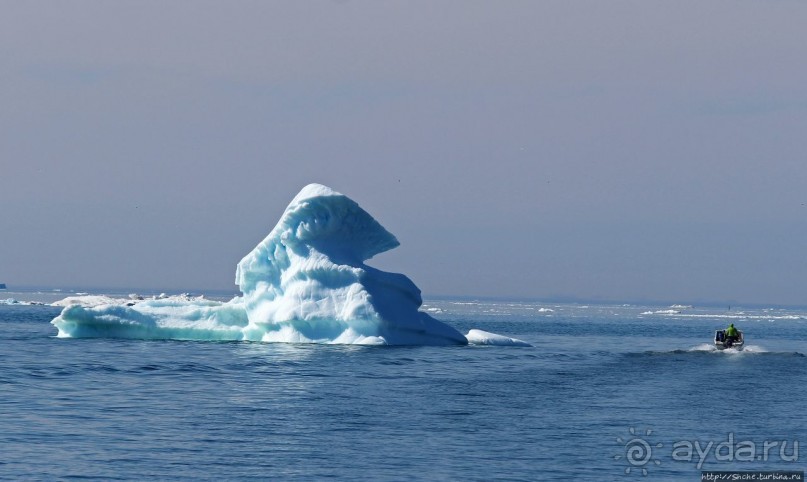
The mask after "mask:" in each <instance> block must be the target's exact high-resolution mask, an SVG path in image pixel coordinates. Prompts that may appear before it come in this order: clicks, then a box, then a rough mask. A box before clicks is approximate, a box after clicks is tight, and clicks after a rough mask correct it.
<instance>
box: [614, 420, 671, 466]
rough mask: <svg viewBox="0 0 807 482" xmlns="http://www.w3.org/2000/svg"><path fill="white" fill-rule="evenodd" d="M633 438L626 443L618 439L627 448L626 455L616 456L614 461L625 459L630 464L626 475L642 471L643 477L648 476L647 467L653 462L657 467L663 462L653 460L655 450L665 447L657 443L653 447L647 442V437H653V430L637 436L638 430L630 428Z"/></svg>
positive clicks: (620, 438)
mask: <svg viewBox="0 0 807 482" xmlns="http://www.w3.org/2000/svg"><path fill="white" fill-rule="evenodd" d="M629 431H630V434H631V438H630V439H629V440H628V441H627V442H626V441H625V440H623V439H622V437H617V438H616V441H617V442H619V443H620V444H621V445H622V446H623V447H624V448H625V455H621V454H620V455H614V460H620V459H622V458H623V457H624V458H625V460H626V461H627V462H628V467H627V468H625V473H626V474H630V473H631V471H632V470H633V469H634V468H635V469H637V470H638V469H642V475H647V468H646V467H645V466H646V465H647V464H648V463H649V462H650V461H651V460H652V461H653V463H654V464H655V465H661V461H659V460H658V459H654V458H653V448H654V447H655V448H661V447H663V446H664V445H663V444H661V443H657V444H655V445H653V446H651V444H650V442H648V441H647V440H645V437H649V436H650V435H652V433H653V431H652V430H649V429H648V430H646V431H645V433H644V435H637V434H636V429H634V428H633V427H631V428H630V430H629Z"/></svg>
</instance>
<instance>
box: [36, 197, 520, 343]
mask: <svg viewBox="0 0 807 482" xmlns="http://www.w3.org/2000/svg"><path fill="white" fill-rule="evenodd" d="M398 245H399V243H398V240H397V239H396V238H395V236H393V235H392V234H391V233H390V232H388V231H387V230H386V229H385V228H384V227H383V226H381V224H379V223H378V222H377V221H376V220H375V219H374V218H373V217H372V216H371V215H370V214H369V213H367V212H366V211H365V210H364V209H362V208H361V207H360V206H359V205H358V204H357V203H356V202H355V201H353V200H352V199H350V198H348V197H347V196H345V195H343V194H341V193H339V192H336V191H334V190H333V189H331V188H329V187H327V186H323V185H321V184H310V185H308V186H306V187H304V188H303V189H302V190H301V191H300V193H299V194H297V196H295V197H294V199H293V200H292V201H291V203H290V204H289V205H288V207H287V208H286V210H285V211H284V213H283V215H282V216H281V218H280V220H279V221H278V223H277V225H276V226H275V227H274V228H273V229H272V230H271V231H270V233H269V234H268V236H266V238H265V239H264V240H263V241H261V242H260V243H259V244H258V245H257V246H256V247H255V248H254V249H253V250H252V251H251V252H250V253H249V254H247V255H246V256H245V257H244V258H243V259H242V260H241V261H240V262H239V263H238V266H237V268H236V274H235V282H236V285H238V287H239V288H240V290H241V293H242V295H241V296H237V297H235V298H233V299H232V300H230V301H228V302H219V301H214V300H207V299H204V298H158V299H146V300H129V302H127V303H119V302H116V303H111V304H106V303H103V304H98V303H97V302H98V298H97V297H96V298H95V299H93V300H92V302H89V303H87V304H83V303H81V300H80V299H79V300H75V299H71V300H68V301H66V302H65V303H64V305H65V307H64V309H63V310H62V312H61V314H60V315H59V316H58V317H56V318H55V319H54V320H53V321H52V323H53V325H55V326H56V328H57V329H58V330H59V333H58V336H59V337H115V338H140V339H189V340H249V341H262V342H291V343H334V344H360V345H465V344H468V343H469V341H470V342H471V343H474V342H477V343H480V344H509V345H519V344H525V343H524V342H520V341H519V340H514V339H510V338H506V337H500V336H498V335H492V334H488V333H484V334H483V332H480V333H475V334H474V333H473V332H472V336H470V337H466V336H464V335H463V334H461V333H460V332H458V331H457V330H455V329H454V328H452V327H451V326H449V325H447V324H445V323H443V322H441V321H438V320H436V319H434V318H432V317H431V316H429V315H428V314H426V313H425V312H422V311H420V307H421V305H422V298H421V293H420V289H418V287H417V286H415V284H414V283H413V282H412V281H411V280H410V279H409V278H407V277H406V276H404V275H403V274H397V273H388V272H384V271H381V270H378V269H376V268H372V267H370V266H367V265H366V264H365V262H366V261H367V260H369V259H370V258H372V257H373V256H375V255H376V254H379V253H382V252H384V251H387V250H390V249H392V248H395V247H397V246H398Z"/></svg>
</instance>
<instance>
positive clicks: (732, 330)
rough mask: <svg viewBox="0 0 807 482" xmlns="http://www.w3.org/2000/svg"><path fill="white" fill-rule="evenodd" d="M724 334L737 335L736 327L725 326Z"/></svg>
mask: <svg viewBox="0 0 807 482" xmlns="http://www.w3.org/2000/svg"><path fill="white" fill-rule="evenodd" d="M726 336H737V328H734V327H733V326H730V327H728V328H726Z"/></svg>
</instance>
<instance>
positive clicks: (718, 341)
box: [715, 330, 745, 350]
mask: <svg viewBox="0 0 807 482" xmlns="http://www.w3.org/2000/svg"><path fill="white" fill-rule="evenodd" d="M744 344H745V337H744V336H743V332H742V331H740V330H737V337H736V338H735V339H733V340H732V339H730V338H729V337H727V336H726V330H717V331H715V348H717V349H718V350H725V349H726V348H734V349H735V350H742V349H743V345H744Z"/></svg>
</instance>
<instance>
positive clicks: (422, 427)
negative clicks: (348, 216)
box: [0, 292, 807, 480]
mask: <svg viewBox="0 0 807 482" xmlns="http://www.w3.org/2000/svg"><path fill="white" fill-rule="evenodd" d="M4 296H5V295H4V294H3V292H0V300H2V299H3V298H4ZM22 296H23V295H20V294H18V295H16V297H17V298H18V299H21V297H22ZM62 296H64V295H61V294H52V293H51V294H41V293H40V298H47V297H50V298H60V297H62ZM45 301H47V300H45ZM424 310H426V311H428V312H429V313H430V314H432V315H433V316H434V317H436V318H438V319H440V320H442V321H445V322H447V323H449V324H451V325H453V326H454V327H456V328H458V329H460V330H461V331H462V332H467V331H468V330H469V329H471V328H479V329H483V330H486V331H490V332H494V333H500V334H504V335H508V336H513V337H516V338H519V339H522V340H525V341H528V342H529V343H531V344H532V345H533V346H532V347H531V348H516V347H496V346H467V347H394V348H393V347H356V346H325V345H290V344H264V343H246V342H226V343H223V342H188V341H142V340H114V339H58V338H55V335H56V329H55V328H54V327H53V326H52V325H50V323H49V322H50V320H51V319H52V318H53V317H55V316H56V315H57V314H58V313H59V309H58V308H54V307H50V306H21V305H10V306H6V305H0V367H1V368H0V479H8V480H53V479H72V478H81V479H93V478H96V479H101V480H143V479H161V480H244V479H260V480H263V479H274V478H279V479H303V480H311V479H321V478H335V479H366V480H413V479H414V480H631V479H642V480H700V470H701V469H704V470H707V469H708V470H804V469H805V466H807V463H805V462H807V447H799V448H798V449H796V447H795V444H794V442H796V443H806V444H807V430H805V429H807V415H806V414H805V394H807V393H806V387H807V357H805V354H807V309H793V308H790V309H784V308H777V307H765V308H760V307H756V308H743V307H732V308H731V311H728V309H727V307H690V308H676V309H674V310H672V309H671V308H670V307H667V306H639V305H595V304H592V305H582V304H553V303H538V302H534V303H531V302H504V301H501V302H496V301H457V300H427V301H426V303H425V305H424ZM674 311H680V313H675V312H674ZM729 322H734V323H735V324H736V325H737V326H738V327H739V328H740V329H742V330H744V332H745V334H746V337H747V345H748V346H747V347H746V349H745V350H744V351H743V352H736V351H727V352H716V351H713V350H711V349H710V347H709V346H708V344H709V343H710V341H711V337H712V335H713V331H714V330H715V329H719V328H724V327H725V326H726V325H727V324H728V323H729ZM710 442H711V443H712V445H711V447H710V450H709V451H707V452H705V453H706V455H705V456H702V457H701V456H699V455H698V451H697V450H693V451H692V452H693V453H692V456H691V457H690V458H689V459H688V460H687V458H686V457H685V451H679V452H678V453H677V454H674V453H673V448H674V447H679V449H680V447H686V443H689V444H690V445H691V446H694V445H695V444H696V443H697V444H699V445H698V447H700V448H701V449H705V448H706V447H707V446H708V445H709V443H710ZM721 443H722V444H723V445H722V449H721V451H720V452H719V453H718V452H716V450H715V448H716V447H717V445H718V444H721ZM765 443H767V444H768V445H769V446H770V445H771V444H773V443H776V445H775V446H774V447H773V448H770V447H769V449H768V451H767V453H765V451H764V450H763V449H764V444H765ZM752 446H753V447H754V449H755V452H754V453H753V454H751V455H752V456H751V455H749V452H748V450H749V449H750V447H752ZM782 447H784V450H780V449H781V448H782ZM741 449H742V450H741ZM743 450H744V451H743ZM802 452H803V453H802ZM751 458H752V459H753V460H750V459H751ZM626 472H627V473H626ZM645 472H646V474H647V475H644V473H645ZM575 478H576V479H575Z"/></svg>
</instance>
